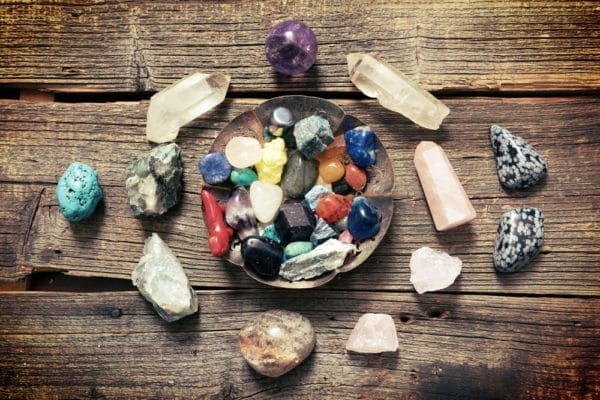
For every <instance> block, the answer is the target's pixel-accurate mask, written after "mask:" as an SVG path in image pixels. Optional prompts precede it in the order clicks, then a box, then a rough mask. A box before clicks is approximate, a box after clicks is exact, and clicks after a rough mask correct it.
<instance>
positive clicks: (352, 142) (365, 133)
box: [344, 126, 376, 168]
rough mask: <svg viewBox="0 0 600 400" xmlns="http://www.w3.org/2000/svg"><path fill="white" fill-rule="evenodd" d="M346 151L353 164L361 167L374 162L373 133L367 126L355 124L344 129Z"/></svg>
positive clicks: (368, 165) (374, 143)
mask: <svg viewBox="0 0 600 400" xmlns="http://www.w3.org/2000/svg"><path fill="white" fill-rule="evenodd" d="M344 138H345V139H346V151H347V152H348V155H349V156H350V158H351V159H352V162H354V164H356V165H358V166H359V167H362V168H367V167H370V166H371V165H373V164H375V145H376V142H375V134H374V133H373V131H372V130H371V128H369V127H368V126H357V127H356V128H353V129H350V130H349V131H346V133H345V134H344Z"/></svg>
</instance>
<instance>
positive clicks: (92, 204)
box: [56, 162, 102, 222]
mask: <svg viewBox="0 0 600 400" xmlns="http://www.w3.org/2000/svg"><path fill="white" fill-rule="evenodd" d="M56 199H57V200H58V207H59V209H60V212H61V213H62V215H63V216H64V217H65V218H66V219H67V220H69V221H73V222H77V221H81V220H83V219H86V218H88V217H90V216H91V215H92V214H93V213H94V210H95V209H96V206H97V205H98V203H99V202H100V200H102V189H100V184H99V183H98V173H97V172H96V171H95V170H94V169H93V168H92V167H90V166H89V165H87V164H84V163H81V162H74V163H73V164H71V165H69V168H67V170H66V171H65V173H64V174H63V176H61V178H60V180H59V181H58V185H57V186H56Z"/></svg>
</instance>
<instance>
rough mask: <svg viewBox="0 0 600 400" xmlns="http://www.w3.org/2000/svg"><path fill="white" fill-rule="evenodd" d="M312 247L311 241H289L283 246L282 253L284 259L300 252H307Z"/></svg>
mask: <svg viewBox="0 0 600 400" xmlns="http://www.w3.org/2000/svg"><path fill="white" fill-rule="evenodd" d="M313 248H314V246H313V244H312V243H311V242H291V243H289V244H288V245H287V246H285V250H284V251H283V254H284V256H285V258H286V260H289V259H290V258H294V257H296V256H299V255H300V254H304V253H308V252H309V251H311V250H312V249H313Z"/></svg>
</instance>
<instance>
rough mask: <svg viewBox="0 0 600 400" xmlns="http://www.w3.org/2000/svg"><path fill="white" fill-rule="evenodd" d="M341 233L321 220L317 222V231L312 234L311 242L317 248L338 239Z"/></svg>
mask: <svg viewBox="0 0 600 400" xmlns="http://www.w3.org/2000/svg"><path fill="white" fill-rule="evenodd" d="M339 234H340V233H339V232H338V231H337V230H336V229H335V228H334V227H332V226H331V225H329V224H328V223H327V221H325V220H324V219H323V218H319V219H318V220H317V225H316V226H315V229H314V230H313V231H312V233H311V234H310V241H311V242H312V244H313V245H314V246H315V247H317V246H318V245H320V244H321V243H323V242H326V241H327V240H328V239H331V238H336V237H338V235H339Z"/></svg>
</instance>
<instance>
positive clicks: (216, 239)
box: [200, 190, 233, 257]
mask: <svg viewBox="0 0 600 400" xmlns="http://www.w3.org/2000/svg"><path fill="white" fill-rule="evenodd" d="M200 197H201V198H202V208H204V223H205V224H206V227H207V229H208V233H209V237H208V247H209V248H210V253H211V254H212V255H213V256H216V257H219V256H222V255H223V254H225V253H227V252H228V251H229V240H230V239H231V237H232V236H233V230H232V229H231V228H230V227H229V226H227V225H225V221H224V219H223V209H222V208H221V206H220V205H219V203H218V201H217V198H216V197H215V196H214V195H213V194H212V193H210V192H209V191H208V190H202V191H201V192H200Z"/></svg>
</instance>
